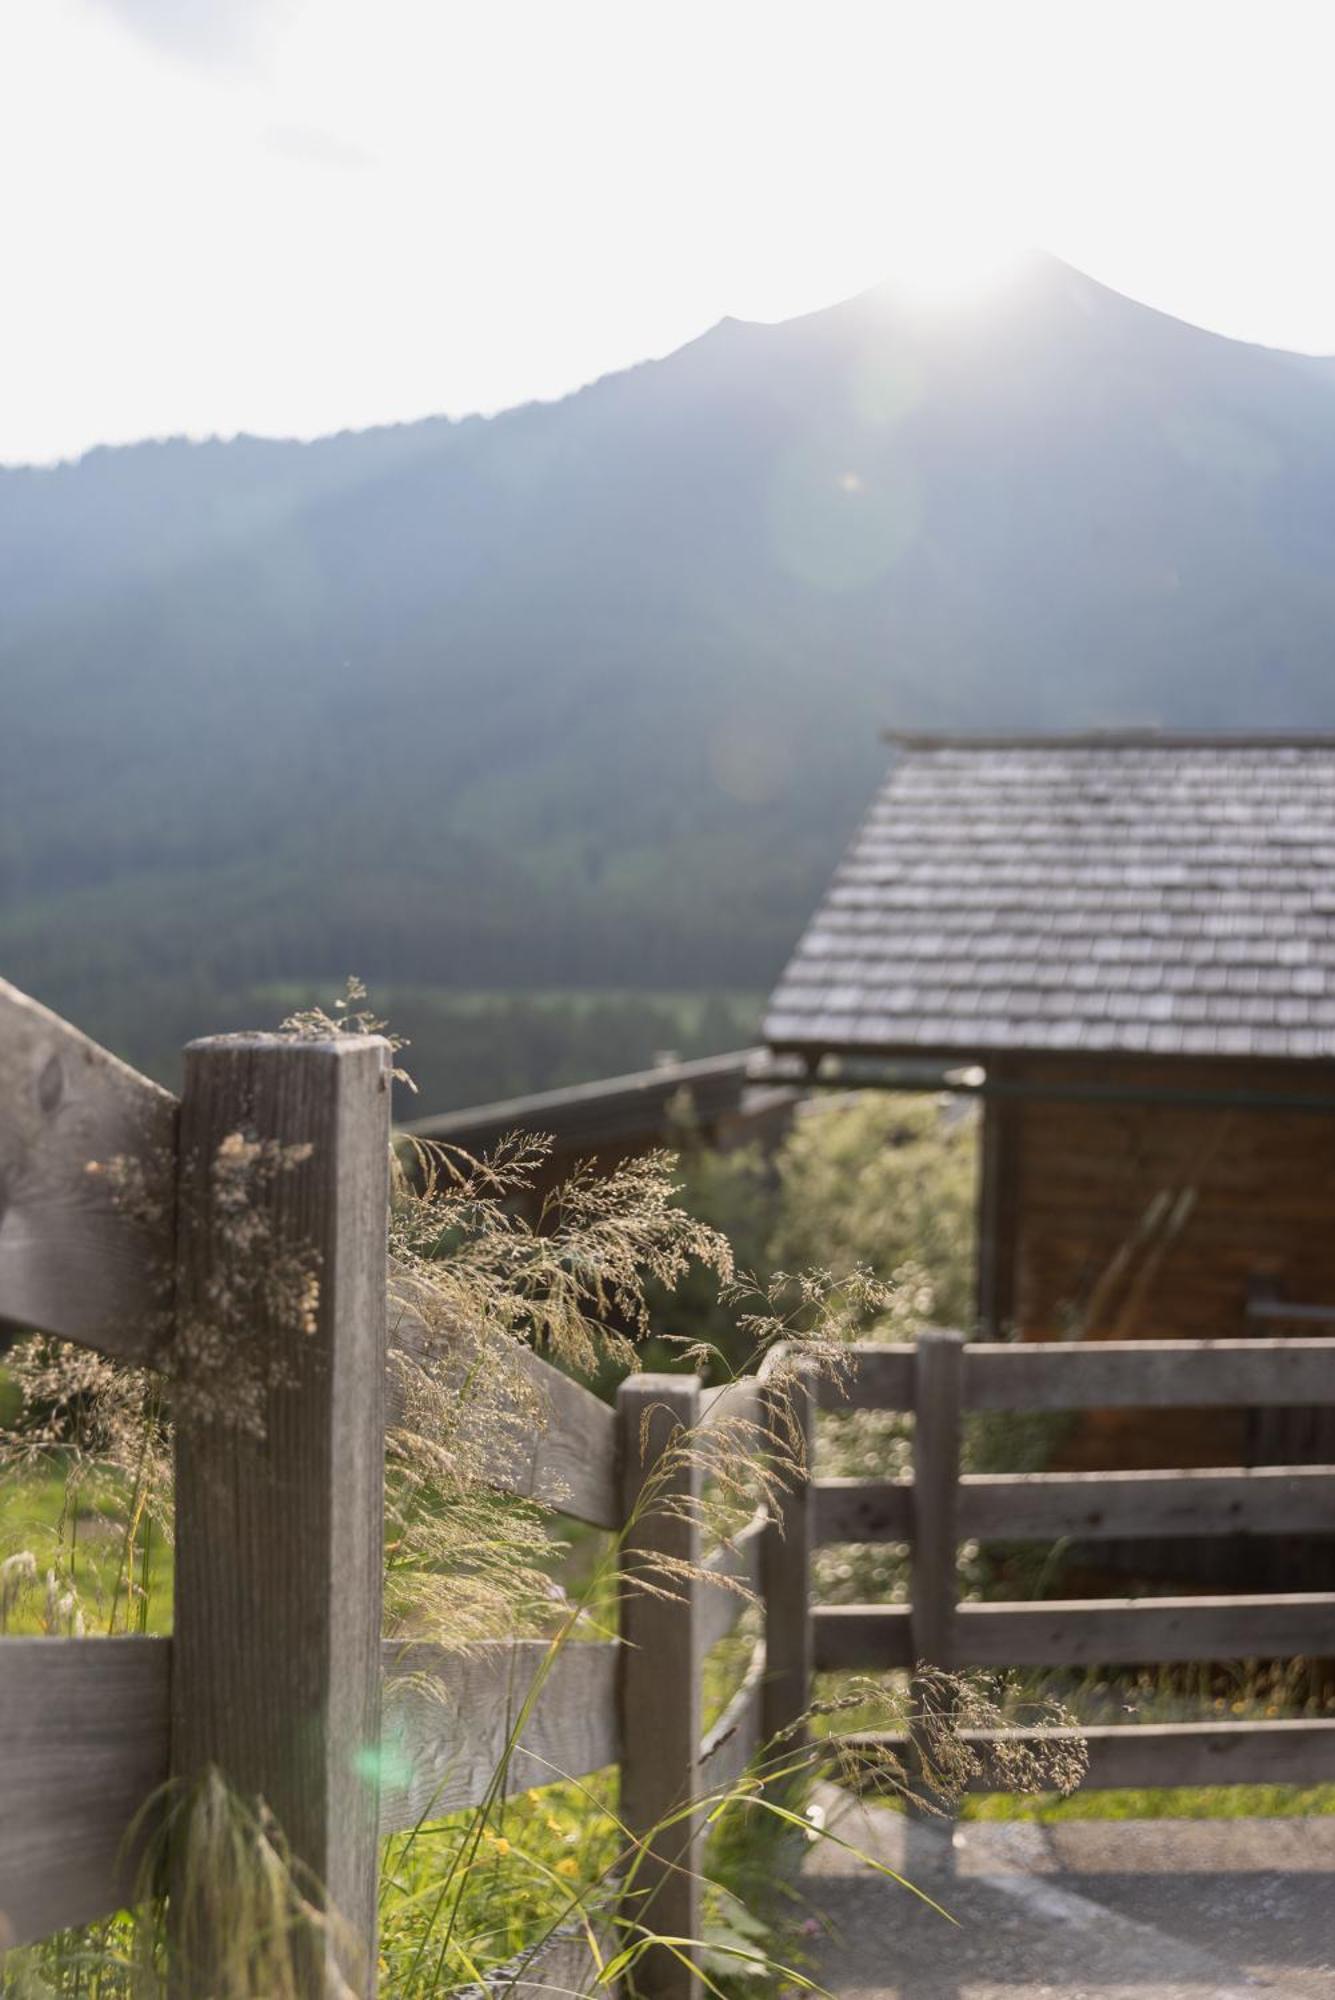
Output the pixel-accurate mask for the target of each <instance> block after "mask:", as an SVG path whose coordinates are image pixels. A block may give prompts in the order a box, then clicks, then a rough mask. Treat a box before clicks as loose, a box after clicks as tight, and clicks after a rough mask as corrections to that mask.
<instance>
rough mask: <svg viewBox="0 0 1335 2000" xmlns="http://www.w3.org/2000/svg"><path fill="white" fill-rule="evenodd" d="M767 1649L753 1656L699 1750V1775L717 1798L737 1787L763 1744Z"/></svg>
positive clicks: (759, 1646) (760, 1647) (756, 1652)
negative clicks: (738, 1781) (735, 1690)
mask: <svg viewBox="0 0 1335 2000" xmlns="http://www.w3.org/2000/svg"><path fill="white" fill-rule="evenodd" d="M764 1680H765V1646H764V1641H763V1640H762V1641H761V1642H760V1644H759V1645H757V1647H756V1649H755V1651H754V1652H753V1653H752V1655H751V1660H750V1664H749V1666H748V1667H747V1670H746V1674H745V1676H744V1677H743V1679H742V1682H741V1685H740V1686H739V1687H738V1689H737V1692H736V1693H735V1694H734V1695H733V1697H732V1700H731V1701H730V1702H729V1703H728V1705H727V1707H726V1708H725V1709H724V1711H723V1713H722V1715H720V1717H719V1719H718V1721H717V1722H716V1723H715V1724H714V1726H713V1728H712V1729H711V1730H710V1731H709V1733H708V1735H707V1736H706V1737H705V1740H704V1742H703V1743H702V1744H701V1746H700V1775H701V1778H702V1780H703V1782H704V1785H705V1788H706V1790H707V1792H709V1793H710V1794H711V1795H713V1796H714V1797H715V1798H717V1797H719V1796H721V1795H722V1794H724V1793H726V1792H727V1791H728V1789H729V1788H730V1787H731V1786H733V1785H735V1784H736V1783H737V1780H738V1779H739V1778H740V1777H741V1776H742V1774H743V1772H744V1771H745V1770H746V1767H747V1765H748V1764H749V1763H751V1761H752V1759H753V1758H754V1757H755V1756H756V1754H757V1753H758V1751H759V1750H760V1749H761V1747H762V1745H763V1743H764V1741H765V1735H764V1728H763V1723H762V1714H763V1691H764Z"/></svg>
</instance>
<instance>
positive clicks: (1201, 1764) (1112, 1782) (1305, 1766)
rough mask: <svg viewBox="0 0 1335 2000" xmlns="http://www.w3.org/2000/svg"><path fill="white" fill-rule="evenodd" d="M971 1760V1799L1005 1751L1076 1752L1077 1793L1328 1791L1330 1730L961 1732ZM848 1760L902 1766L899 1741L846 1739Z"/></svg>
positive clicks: (1129, 1726) (907, 1747)
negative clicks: (1082, 1763)
mask: <svg viewBox="0 0 1335 2000" xmlns="http://www.w3.org/2000/svg"><path fill="white" fill-rule="evenodd" d="M960 1738H961V1741H962V1742H963V1744H964V1745H965V1747H966V1748H967V1749H969V1750H971V1751H972V1752H973V1753H974V1754H975V1755H976V1757H977V1758H978V1761H979V1765H980V1767H981V1768H980V1769H979V1771H978V1772H977V1774H976V1775H975V1776H973V1777H971V1778H970V1779H969V1781H968V1785H967V1789H968V1790H969V1791H971V1792H991V1791H995V1790H996V1789H997V1779H996V1776H995V1775H994V1774H995V1772H996V1769H997V1767H998V1765H999V1764H1000V1765H1001V1766H1002V1768H1004V1760H1005V1757H1006V1753H1007V1752H1008V1751H1010V1752H1014V1751H1016V1750H1027V1751H1033V1752H1049V1753H1050V1752H1051V1751H1053V1750H1060V1749H1061V1748H1062V1747H1063V1746H1066V1747H1068V1748H1069V1749H1070V1750H1071V1751H1072V1752H1075V1753H1078V1752H1080V1751H1081V1750H1083V1752H1084V1754H1085V1755H1086V1756H1087V1757H1088V1759H1089V1765H1088V1769H1087V1771H1086V1773H1085V1775H1084V1776H1083V1777H1082V1778H1081V1780H1080V1789H1081V1791H1122V1790H1128V1791H1140V1790H1142V1789H1145V1788H1149V1787H1157V1786H1164V1785H1171V1786H1177V1785H1193V1786H1194V1785H1206V1786H1208V1785H1320V1784H1331V1783H1335V1722H1319V1721H1313V1722H1309V1721H1300V1722H1226V1723H1212V1722H1139V1723H1122V1724H1117V1725H1114V1726H1112V1727H1107V1726H1103V1725H1100V1726H1096V1727H1090V1728H1086V1729H962V1730H961V1731H960ZM848 1747H849V1750H850V1752H851V1753H852V1755H853V1756H854V1757H856V1756H857V1754H858V1752H859V1751H860V1752H862V1753H863V1754H864V1755H865V1756H866V1757H868V1758H869V1759H871V1758H875V1759H880V1758H884V1757H885V1756H887V1755H889V1756H891V1757H893V1758H896V1759H897V1760H898V1761H899V1762H900V1763H901V1764H907V1760H908V1759H909V1757H910V1755H911V1752H912V1745H911V1743H910V1741H909V1738H908V1737H907V1736H896V1735H893V1734H889V1733H882V1732H879V1731H877V1732H869V1733H868V1734H866V1735H864V1736H852V1737H850V1738H849V1739H848Z"/></svg>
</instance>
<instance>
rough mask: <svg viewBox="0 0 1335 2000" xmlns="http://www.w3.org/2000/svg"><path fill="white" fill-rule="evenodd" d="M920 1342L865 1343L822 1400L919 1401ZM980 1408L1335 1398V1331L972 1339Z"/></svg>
mask: <svg viewBox="0 0 1335 2000" xmlns="http://www.w3.org/2000/svg"><path fill="white" fill-rule="evenodd" d="M916 1380H917V1350H916V1349H915V1348H913V1347H907V1346H905V1347H893V1346H892V1347H877V1346H869V1345H865V1344H863V1345H859V1346H857V1347H855V1348H853V1349H852V1350H851V1352H850V1357H849V1366H848V1369H847V1371H846V1372H844V1373H841V1374H840V1375H838V1376H826V1377H823V1378H822V1380H821V1384H820V1400H821V1407H822V1409H827V1410H905V1411H908V1410H912V1408H913V1406H914V1397H915V1384H916ZM963 1402H964V1407H965V1408H966V1409H970V1410H1113V1409H1124V1410H1125V1409H1132V1410H1140V1409H1165V1408H1174V1407H1177V1408H1182V1409H1226V1408H1230V1407H1239V1406H1243V1405H1246V1406H1249V1407H1256V1408H1270V1409H1274V1408H1284V1407H1287V1406H1290V1405H1297V1404H1301V1403H1314V1404H1335V1339H1321V1338H1316V1337H1313V1338H1311V1339H1296V1340H1091V1341H1073V1342H1059V1341H1014V1342H1002V1343H996V1344H989V1343H984V1342H981V1341H978V1342H970V1343H967V1344H966V1345H965V1347H964V1379H963Z"/></svg>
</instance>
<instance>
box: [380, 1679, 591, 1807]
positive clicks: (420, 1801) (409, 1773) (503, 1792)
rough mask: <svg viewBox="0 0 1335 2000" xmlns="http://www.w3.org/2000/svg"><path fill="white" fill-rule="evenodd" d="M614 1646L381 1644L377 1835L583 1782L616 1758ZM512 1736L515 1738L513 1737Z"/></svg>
mask: <svg viewBox="0 0 1335 2000" xmlns="http://www.w3.org/2000/svg"><path fill="white" fill-rule="evenodd" d="M619 1651H620V1648H619V1647H618V1645H617V1643H616V1641H615V1640H607V1641H601V1642H596V1643H592V1644H589V1645H584V1644H577V1643H571V1644H568V1645H565V1646H563V1647H561V1648H560V1649H559V1650H558V1651H556V1652H553V1651H552V1648H551V1647H550V1646H549V1645H548V1644H547V1643H546V1642H545V1641H543V1640H517V1641H508V1642H496V1643H489V1644H486V1645H482V1646H478V1647H476V1648H474V1649H473V1650H472V1651H470V1652H468V1653H466V1654H460V1653H450V1652H447V1651H446V1650H445V1649H444V1648H443V1647H440V1646H431V1645H421V1644H412V1645H397V1644H395V1643H393V1642H392V1641H389V1640H386V1641H385V1642H384V1644H383V1646H382V1656H383V1660H384V1672H385V1714H384V1745H385V1749H384V1756H383V1759H382V1777H381V1800H380V1830H381V1832H382V1833H398V1832H402V1831H403V1830H404V1829H406V1828H408V1827H412V1826H416V1825H417V1823H418V1821H419V1820H423V1819H441V1818H443V1817H444V1816H445V1814H447V1813H452V1812H460V1811H462V1810H464V1809H465V1808H466V1807H469V1806H475V1805H479V1804H480V1803H481V1802H482V1800H483V1799H484V1798H486V1797H487V1796H488V1795H489V1791H490V1789H491V1787H492V1786H493V1783H494V1781H495V1779H496V1776H497V1773H498V1772H500V1770H501V1767H502V1764H503V1763H504V1762H505V1759H506V1755H507V1749H509V1750H510V1755H509V1761H508V1764H506V1769H505V1773H504V1779H503V1782H502V1783H501V1784H500V1785H499V1786H497V1788H496V1793H495V1795H496V1796H498V1797H505V1798H508V1797H510V1796H511V1795H512V1794H514V1793H516V1792H521V1791H526V1790H528V1789H529V1787H531V1786H535V1785H551V1784H555V1783H556V1782H557V1780H558V1779H560V1778H564V1777H579V1778H582V1777H587V1776H588V1775H589V1774H590V1773H591V1772H593V1771H600V1770H602V1769H603V1767H604V1766H605V1765H607V1764H613V1763H615V1762H616V1760H617V1758H618V1757H619V1755H620V1749H621V1744H620V1734H619V1730H618V1726H617V1670H618V1654H619ZM516 1732H517V1733H516Z"/></svg>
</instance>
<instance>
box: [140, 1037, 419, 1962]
mask: <svg viewBox="0 0 1335 2000" xmlns="http://www.w3.org/2000/svg"><path fill="white" fill-rule="evenodd" d="M388 1063H389V1051H388V1047H387V1045H386V1044H385V1043H383V1042H381V1041H378V1040H374V1039H371V1038H363V1037H353V1036H345V1037H338V1038H331V1039H330V1040H328V1041H325V1042H315V1041H295V1040H293V1039H291V1038H288V1037H281V1036H236V1037H224V1038H219V1039H217V1040H214V1041H207V1042H197V1043H194V1044H193V1045H192V1046H191V1047H190V1049H189V1050H188V1051H187V1054H186V1080H185V1091H184V1096H183V1101H182V1117H181V1194H180V1214H181V1231H180V1255H179V1265H178V1301H179V1306H180V1311H181V1315H182V1326H184V1325H185V1324H186V1323H187V1321H188V1318H189V1316H191V1315H196V1316H198V1317H199V1319H200V1320H201V1321H202V1322H204V1323H205V1324H206V1325H208V1326H209V1327H210V1328H211V1330H212V1337H213V1338H214V1339H227V1340H232V1341H235V1342H236V1343H237V1362H236V1366H237V1370H238V1371H241V1370H243V1369H244V1368H246V1367H247V1366H250V1367H251V1368H252V1369H253V1368H255V1367H256V1366H260V1367H261V1368H263V1367H265V1366H267V1365H269V1364H270V1363H273V1364H276V1365H277V1366H278V1368H279V1369H280V1371H281V1373H280V1376H279V1379H278V1380H276V1381H273V1380H270V1381H269V1382H268V1383H267V1386H266V1390H265V1393H264V1395H263V1434H262V1435H261V1436H256V1435H253V1434H251V1433H249V1432H247V1431H246V1430H244V1429H241V1428H239V1427H238V1426H237V1425H236V1424H235V1423H229V1422H228V1421H227V1420H226V1415H227V1413H226V1411H225V1410H219V1411H217V1412H203V1413H201V1412H198V1411H196V1412H195V1413H193V1414H192V1413H191V1411H190V1407H189V1404H188V1403H187V1404H186V1406H185V1407H184V1409H183V1410H182V1412H181V1420H180V1421H179V1423H178V1427H177V1446H176V1521H177V1556H176V1630H175V1639H174V1663H173V1674H172V1766H173V1774H174V1776H176V1777H178V1778H180V1779H182V1780H184V1781H186V1782H187V1783H189V1782H190V1781H191V1780H193V1779H195V1778H196V1777H197V1776H198V1775H199V1774H200V1773H201V1772H202V1771H204V1770H205V1769H206V1768H207V1767H209V1766H210V1765H216V1766H218V1767H219V1768H220V1769H221V1770H222V1772H223V1774H224V1776H225V1777H226V1778H227V1780H228V1781H229V1782H230V1783H231V1785H232V1786H233V1787H234V1788H235V1789H236V1790H237V1791H238V1792H240V1793H241V1794H242V1795H243V1796H262V1797H263V1798H264V1799H265V1800H266V1802H267V1803H268V1805H269V1807H270V1808H271V1809H272V1811H273V1812H274V1814H275V1815H276V1817H277V1819H278V1822H279V1824H280V1826H281V1827H282V1828H283V1830H284V1832H285V1834H286V1836H287V1838H288V1840H289V1841H290V1843H291V1845H292V1848H293V1850H294V1852H295V1853H296V1855H297V1856H298V1857H299V1858H300V1860H301V1861H303V1862H304V1863H305V1864H306V1866H307V1867H308V1868H310V1869H311V1870H312V1872H313V1874H314V1877H315V1879H316V1881H317V1882H319V1883H320V1884H321V1885H322V1886H323V1889H324V1891H325V1893H326V1894H327V1896H328V1897H329V1899H330V1901H331V1903H332V1904H333V1906H334V1907H335V1908H336V1909H337V1910H338V1911H339V1912H340V1915H341V1917H342V1918H343V1921H344V1924H345V1926H346V1927H347V1931H348V1933H349V1935H350V1937H351V1938H352V1939H354V1940H356V1941H357V1947H359V1949H360V1953H361V1956H362V1958H363V1960H364V1964H363V1966H362V1967H354V1968H352V1977H353V1983H354V1984H355V1986H356V1989H357V1991H358V1992H368V1993H369V1992H371V1991H372V1990H373V1988H374V1983H375V1982H374V1966H375V1952H374V1938H375V1908H376V1890H377V1848H376V1841H377V1833H378V1824H379V1800H378V1786H377V1774H378V1770H379V1756H378V1750H379V1739H380V1617H381V1589H382V1576H383V1550H382V1521H383V1510H384V1423H385V1272H386V1259H387V1255H388V1249H387V1241H386V1235H387V1215H388V1160H389V1073H388ZM238 1132H240V1133H243V1134H245V1135H246V1136H247V1137H249V1138H252V1139H256V1140H260V1141H273V1142H275V1143H276V1144H278V1145H281V1146H283V1147H309V1149H310V1152H309V1157H307V1158H306V1159H305V1161H304V1163H302V1164H300V1165H296V1166H294V1167H293V1169H292V1170H291V1171H288V1172H282V1173H278V1174H276V1175H274V1176H273V1177H272V1178H271V1179H270V1180H269V1181H268V1183H267V1184H265V1183H260V1184H259V1185H257V1187H256V1189H255V1190H254V1193H253V1201H252V1207H253V1209H254V1212H256V1213H258V1214H262V1215H263V1216H264V1218H265V1219H266V1220H267V1221H268V1223H269V1224H270V1225H271V1227H272V1231H273V1242H274V1245H275V1248H276V1249H279V1250H281V1251H283V1252H287V1253H293V1252H300V1253H302V1254H306V1253H310V1254H313V1255H314V1257H315V1258H316V1259H317V1260H318V1265H317V1268H318V1277H319V1300H318V1309H317V1313H316V1317H315V1324H314V1326H313V1328H311V1329H309V1330H303V1328H302V1326H301V1325H300V1323H299V1320H298V1318H297V1317H296V1316H295V1315H294V1313H293V1311H292V1307H291V1304H290V1302H287V1303H285V1304H280V1303H277V1302H272V1301H270V1300H268V1299H266V1298H265V1296H264V1295H263V1293H262V1291H261V1292H258V1293H254V1294H251V1295H248V1296H247V1298H246V1313H247V1315H248V1318H247V1320H246V1322H245V1324H244V1325H242V1324H229V1323H228V1321H227V1318H226V1315H225V1313H224V1314H223V1316H222V1319H221V1321H219V1309H218V1306H217V1303H216V1300H217V1288H218V1286H219V1285H220V1284H221V1285H222V1286H223V1287H224V1288H226V1287H229V1286H233V1285H235V1284H236V1283H237V1282H238V1275H239V1274H238V1271H237V1265H236V1253H235V1248H234V1241H235V1239H234V1235H233V1234H232V1232H233V1230H234V1224H233V1223H232V1222H231V1221H229V1211H228V1208H227V1205H226V1203H225V1201H223V1200H222V1199H221V1196H220V1189H219V1183H218V1177H217V1173H216V1171H215V1162H216V1161H217V1158H218V1152H219V1148H220V1146H221V1145H222V1144H223V1142H224V1141H225V1140H227V1139H228V1138H229V1136H230V1135H232V1134H235V1133H238ZM248 1356H249V1357H250V1359H249V1361H248V1359H247V1357H248ZM188 1359H189V1357H188V1353H187V1351H186V1350H185V1349H184V1348H182V1350H181V1364H182V1372H183V1379H184V1381H185V1384H186V1387H187V1389H188V1388H189V1386H190V1380H191V1377H190V1373H189V1367H188ZM313 1949H315V1947H313ZM319 1949H320V1952H321V1964H320V1965H319V1966H316V1965H315V1964H312V1967H311V1974H310V1976H311V1979H312V1982H313V1984H314V1983H317V1982H318V1981H320V1980H322V1979H323V1978H324V1976H325V1973H324V1969H323V1947H320V1948H319ZM191 1973H192V1976H193V1977H195V1978H197V1979H198V1978H201V1977H202V1976H203V1971H202V1969H201V1968H198V1967H195V1968H191ZM320 1990H323V1989H322V1988H321V1989H320Z"/></svg>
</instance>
